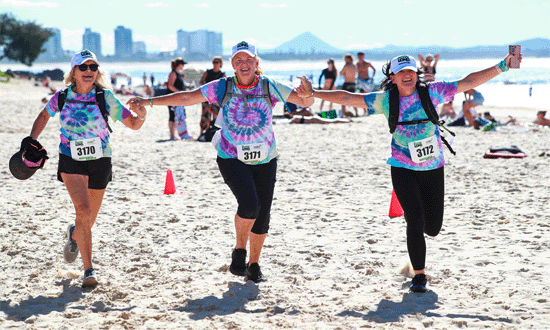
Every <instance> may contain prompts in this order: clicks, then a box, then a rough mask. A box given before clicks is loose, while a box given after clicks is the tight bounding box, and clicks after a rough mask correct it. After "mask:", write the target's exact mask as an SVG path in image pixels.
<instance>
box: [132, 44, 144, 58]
mask: <svg viewBox="0 0 550 330" xmlns="http://www.w3.org/2000/svg"><path fill="white" fill-rule="evenodd" d="M132 51H133V53H134V54H137V55H145V54H147V47H146V46H145V42H144V41H134V45H133V47H132Z"/></svg>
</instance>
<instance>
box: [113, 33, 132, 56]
mask: <svg viewBox="0 0 550 330" xmlns="http://www.w3.org/2000/svg"><path fill="white" fill-rule="evenodd" d="M133 46H134V44H133V42H132V30H130V29H127V28H125V27H124V26H121V25H120V26H117V28H116V29H115V57H119V58H124V57H130V56H132V54H133Z"/></svg>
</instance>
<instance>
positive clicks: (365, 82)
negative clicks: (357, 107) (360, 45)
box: [357, 52, 376, 93]
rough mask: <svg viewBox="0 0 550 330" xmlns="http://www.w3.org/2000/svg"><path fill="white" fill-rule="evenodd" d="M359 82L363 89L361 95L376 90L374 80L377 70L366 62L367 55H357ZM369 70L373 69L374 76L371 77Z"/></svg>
mask: <svg viewBox="0 0 550 330" xmlns="http://www.w3.org/2000/svg"><path fill="white" fill-rule="evenodd" d="M357 60H358V61H357V76H358V77H357V82H358V84H359V87H360V88H361V93H367V92H369V93H370V92H372V91H373V90H374V84H373V78H374V75H375V74H376V69H375V68H374V66H373V65H372V64H371V63H370V62H367V61H365V53H363V52H359V53H357ZM369 68H370V69H372V76H370V75H369Z"/></svg>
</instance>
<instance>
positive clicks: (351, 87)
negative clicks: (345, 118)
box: [342, 83, 357, 93]
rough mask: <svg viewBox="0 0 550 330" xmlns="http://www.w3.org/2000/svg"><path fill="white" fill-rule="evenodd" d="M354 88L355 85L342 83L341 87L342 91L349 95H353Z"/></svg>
mask: <svg viewBox="0 0 550 330" xmlns="http://www.w3.org/2000/svg"><path fill="white" fill-rule="evenodd" d="M355 87H357V85H356V84H355V83H344V85H342V89H343V90H345V91H348V92H350V93H355Z"/></svg>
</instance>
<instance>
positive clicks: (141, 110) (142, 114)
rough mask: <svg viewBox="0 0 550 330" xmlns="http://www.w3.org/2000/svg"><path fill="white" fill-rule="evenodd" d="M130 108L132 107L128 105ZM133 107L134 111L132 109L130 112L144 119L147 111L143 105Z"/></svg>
mask: <svg viewBox="0 0 550 330" xmlns="http://www.w3.org/2000/svg"><path fill="white" fill-rule="evenodd" d="M130 107H132V105H130ZM135 107H136V109H132V111H134V112H135V113H136V115H138V117H141V118H145V116H147V110H146V109H145V107H144V106H143V105H140V106H135Z"/></svg>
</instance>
